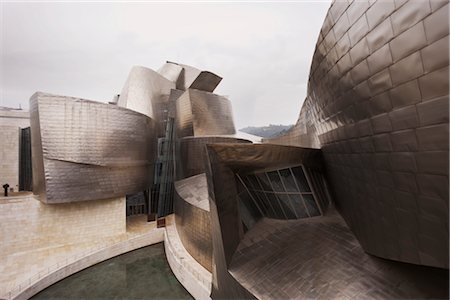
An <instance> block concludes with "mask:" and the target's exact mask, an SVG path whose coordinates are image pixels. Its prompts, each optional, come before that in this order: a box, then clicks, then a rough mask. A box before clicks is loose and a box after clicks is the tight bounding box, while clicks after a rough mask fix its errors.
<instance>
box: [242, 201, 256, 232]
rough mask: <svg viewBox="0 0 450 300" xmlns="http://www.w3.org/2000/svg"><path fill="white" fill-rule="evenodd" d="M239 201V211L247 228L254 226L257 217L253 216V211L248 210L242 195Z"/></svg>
mask: <svg viewBox="0 0 450 300" xmlns="http://www.w3.org/2000/svg"><path fill="white" fill-rule="evenodd" d="M238 202H239V212H240V217H241V220H242V222H243V223H244V225H245V227H247V230H248V229H250V228H252V227H253V225H254V224H255V223H256V220H255V218H254V217H253V216H252V214H251V212H250V211H249V210H248V207H247V206H246V205H245V203H244V201H243V200H242V198H241V197H238Z"/></svg>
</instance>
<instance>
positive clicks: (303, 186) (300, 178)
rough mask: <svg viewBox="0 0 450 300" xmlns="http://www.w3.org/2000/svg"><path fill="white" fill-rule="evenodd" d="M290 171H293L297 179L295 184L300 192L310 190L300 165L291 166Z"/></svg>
mask: <svg viewBox="0 0 450 300" xmlns="http://www.w3.org/2000/svg"><path fill="white" fill-rule="evenodd" d="M292 172H293V173H294V176H295V178H296V179H297V184H298V187H299V188H300V192H311V189H310V188H309V186H308V181H307V180H306V176H305V174H304V173H303V169H302V167H295V168H292Z"/></svg>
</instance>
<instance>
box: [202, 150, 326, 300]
mask: <svg viewBox="0 0 450 300" xmlns="http://www.w3.org/2000/svg"><path fill="white" fill-rule="evenodd" d="M206 149H207V150H206V151H207V158H208V167H207V168H206V176H207V182H208V191H209V199H210V214H211V230H212V239H213V268H212V269H213V289H212V297H213V298H214V297H217V298H228V299H230V298H240V299H241V298H244V299H245V298H247V299H248V298H254V296H253V295H252V294H251V293H250V292H249V291H248V290H247V289H246V288H244V287H243V286H242V285H241V284H240V283H239V282H238V281H236V279H235V278H233V277H232V276H231V274H230V273H229V271H228V270H229V268H230V264H231V259H232V257H233V255H234V253H235V251H236V249H237V247H238V245H239V243H240V241H241V239H242V238H243V236H244V231H243V228H242V221H241V220H242V218H241V216H240V210H239V205H238V198H237V196H238V186H237V185H236V175H235V174H236V173H240V174H245V173H249V172H255V171H258V170H265V169H267V168H282V167H288V166H292V165H298V164H304V165H306V166H309V167H315V168H320V167H322V161H321V151H320V150H317V149H306V148H299V147H289V146H280V145H270V144H211V145H207V146H206ZM260 251H264V249H262V248H261V250H260ZM254 254H255V255H258V253H257V252H255V253H254ZM224 287H226V288H224Z"/></svg>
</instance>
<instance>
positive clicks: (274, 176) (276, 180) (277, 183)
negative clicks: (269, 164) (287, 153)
mask: <svg viewBox="0 0 450 300" xmlns="http://www.w3.org/2000/svg"><path fill="white" fill-rule="evenodd" d="M267 175H268V176H269V179H270V182H271V183H272V187H273V189H274V190H275V192H284V188H283V184H282V183H281V179H280V176H279V175H278V171H272V172H269V173H267Z"/></svg>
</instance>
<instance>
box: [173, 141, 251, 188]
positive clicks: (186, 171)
mask: <svg viewBox="0 0 450 300" xmlns="http://www.w3.org/2000/svg"><path fill="white" fill-rule="evenodd" d="M216 143H250V142H249V141H247V140H244V139H238V138H231V137H221V136H208V137H185V138H181V139H179V140H178V141H177V168H176V170H177V174H176V178H177V179H183V178H187V177H191V176H194V175H197V174H201V173H204V172H205V162H206V160H207V158H206V147H205V146H206V145H207V144H216Z"/></svg>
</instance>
